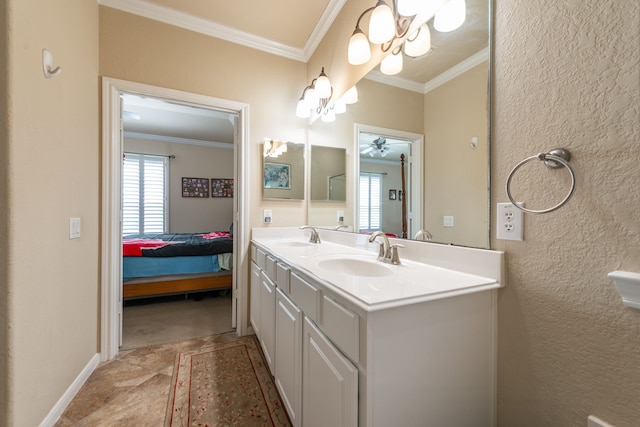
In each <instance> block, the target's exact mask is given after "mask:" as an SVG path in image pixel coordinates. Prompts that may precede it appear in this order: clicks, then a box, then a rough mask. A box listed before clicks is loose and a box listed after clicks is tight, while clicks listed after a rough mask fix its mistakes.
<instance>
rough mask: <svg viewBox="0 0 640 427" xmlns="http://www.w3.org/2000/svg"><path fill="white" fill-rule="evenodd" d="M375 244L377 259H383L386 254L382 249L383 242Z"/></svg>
mask: <svg viewBox="0 0 640 427" xmlns="http://www.w3.org/2000/svg"><path fill="white" fill-rule="evenodd" d="M375 242H376V243H377V244H378V259H380V260H382V259H385V257H386V256H387V254H386V252H385V249H384V242H379V241H377V240H376V241H375Z"/></svg>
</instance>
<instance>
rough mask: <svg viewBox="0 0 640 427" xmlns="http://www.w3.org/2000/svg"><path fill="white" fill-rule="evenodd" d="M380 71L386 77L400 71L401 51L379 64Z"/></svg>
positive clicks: (388, 56)
mask: <svg viewBox="0 0 640 427" xmlns="http://www.w3.org/2000/svg"><path fill="white" fill-rule="evenodd" d="M380 71H381V72H382V73H383V74H386V75H388V76H392V75H394V74H398V73H399V72H400V71H402V51H399V52H397V53H391V54H390V55H387V56H386V57H385V58H384V59H383V60H382V62H381V63H380Z"/></svg>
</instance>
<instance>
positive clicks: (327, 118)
mask: <svg viewBox="0 0 640 427" xmlns="http://www.w3.org/2000/svg"><path fill="white" fill-rule="evenodd" d="M322 121H323V122H335V121H336V113H334V112H333V110H331V109H329V110H326V111H324V112H323V113H322Z"/></svg>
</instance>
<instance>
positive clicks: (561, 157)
mask: <svg viewBox="0 0 640 427" xmlns="http://www.w3.org/2000/svg"><path fill="white" fill-rule="evenodd" d="M570 158H571V153H570V152H569V151H567V150H565V149H564V148H554V149H553V150H551V151H549V152H548V153H538V154H536V155H535V156H531V157H527V158H526V159H524V160H523V161H521V162H520V163H518V164H517V165H515V167H514V168H513V169H511V172H509V177H508V178H507V185H506V189H507V197H509V200H511V203H513V206H515V207H516V208H518V209H520V210H521V211H523V212H527V213H533V214H542V213H548V212H553V211H555V210H556V209H559V208H561V207H562V206H564V205H565V204H566V203H567V202H568V201H569V199H570V198H571V196H572V195H573V192H574V190H575V189H576V174H575V172H574V171H573V168H572V167H571V165H570V164H569V159H570ZM531 160H541V161H543V162H544V165H545V166H546V167H548V168H550V169H557V168H561V167H565V168H567V170H568V171H569V173H570V174H571V188H570V189H569V193H568V194H567V195H566V197H565V198H564V199H563V200H562V201H561V202H560V203H558V204H557V205H555V206H552V207H550V208H549V209H539V210H534V209H526V208H523V207H522V206H519V205H518V204H517V203H516V201H515V200H514V199H513V196H512V195H511V178H513V174H514V173H515V172H516V171H517V170H518V169H520V167H522V165H524V164H525V163H528V162H530V161H531Z"/></svg>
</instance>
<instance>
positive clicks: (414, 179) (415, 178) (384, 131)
mask: <svg viewBox="0 0 640 427" xmlns="http://www.w3.org/2000/svg"><path fill="white" fill-rule="evenodd" d="M361 133H374V134H378V135H380V136H384V137H386V138H392V139H403V140H406V141H407V142H408V143H410V144H411V155H410V159H408V160H409V161H408V165H409V176H410V179H411V188H410V192H411V194H410V197H411V199H410V200H411V201H412V202H411V205H412V209H411V210H410V211H407V217H408V219H409V225H408V227H407V233H408V238H409V239H412V238H413V237H412V236H413V233H416V232H417V231H418V230H420V229H421V228H422V224H423V223H424V221H423V218H422V188H423V183H424V181H423V177H424V171H423V170H422V169H423V168H422V164H423V158H422V156H423V154H422V153H423V151H424V136H423V135H422V134H419V133H413V132H406V131H402V130H396V129H388V128H383V127H379V126H371V125H365V124H361V123H356V124H355V125H354V151H353V153H354V154H353V171H354V175H355V178H354V179H353V194H354V199H355V206H354V207H353V208H354V212H355V215H354V218H353V219H354V228H355V230H358V229H359V227H360V224H359V223H358V218H360V212H359V210H360V203H359V197H360V192H359V190H358V186H359V182H360V134H361ZM407 208H408V206H407Z"/></svg>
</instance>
